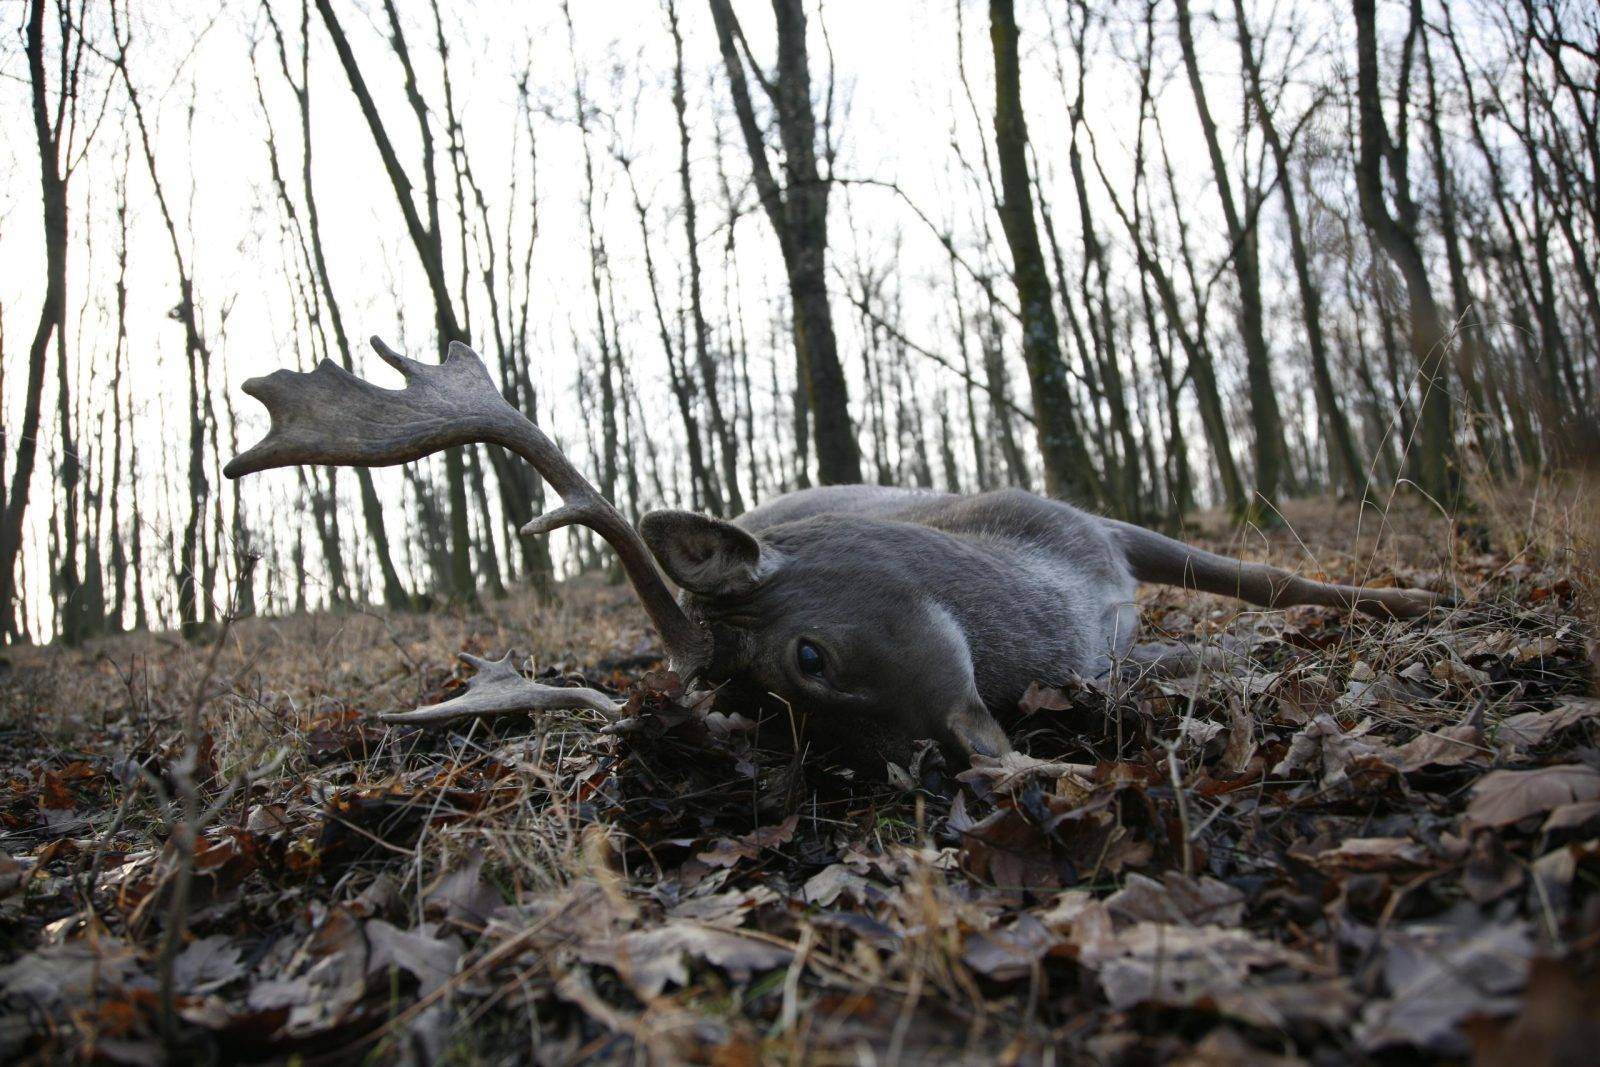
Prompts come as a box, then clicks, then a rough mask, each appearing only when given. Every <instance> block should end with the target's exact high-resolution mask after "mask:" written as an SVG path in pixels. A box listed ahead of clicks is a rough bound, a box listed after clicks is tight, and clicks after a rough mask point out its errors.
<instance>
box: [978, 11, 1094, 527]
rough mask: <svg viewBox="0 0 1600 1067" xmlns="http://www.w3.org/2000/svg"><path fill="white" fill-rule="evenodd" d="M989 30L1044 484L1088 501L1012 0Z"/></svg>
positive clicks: (998, 145)
mask: <svg viewBox="0 0 1600 1067" xmlns="http://www.w3.org/2000/svg"><path fill="white" fill-rule="evenodd" d="M989 36H990V40H991V43H992V44H993V46H994V62H995V113H994V133H995V154H996V157H997V159H998V162H999V166H1000V188H1001V195H1002V196H1003V198H1004V199H1003V202H1002V204H1001V207H1000V223H1001V226H1002V228H1003V229H1004V230H1005V234H1006V243H1007V244H1008V245H1009V246H1010V248H1011V261H1012V280H1013V282H1014V283H1015V285H1016V287H1017V301H1018V304H1019V305H1020V307H1021V313H1022V359H1023V363H1024V364H1025V365H1026V366H1027V368H1028V382H1029V385H1030V386H1031V387H1032V393H1033V421H1034V428H1035V432H1036V433H1037V435H1038V443H1039V453H1040V456H1041V458H1042V460H1043V464H1044V482H1045V491H1046V492H1047V493H1049V494H1051V495H1052V496H1059V497H1073V498H1076V499H1078V500H1080V501H1085V502H1089V501H1093V500H1095V499H1096V498H1097V497H1098V493H1097V491H1096V479H1095V477H1094V474H1093V466H1092V464H1091V462H1090V460H1089V452H1088V449H1087V447H1086V446H1085V445H1084V442H1083V436H1082V432H1081V430H1080V429H1079V427H1078V417H1077V412H1076V410H1075V404H1074V401H1073V398H1072V392H1071V390H1070V389H1069V388H1068V385H1067V373H1066V364H1065V363H1064V362H1063V361H1062V358H1061V337H1060V328H1059V326H1058V325H1057V323H1056V309H1055V302H1054V297H1053V296H1052V293H1051V289H1050V274H1049V271H1048V270H1047V268H1046V267H1045V261H1044V252H1043V249H1042V248H1041V247H1040V245H1039V231H1038V229H1037V228H1036V227H1035V226H1034V219H1033V191H1032V189H1031V187H1030V183H1029V179H1028V127H1027V122H1026V120H1025V118H1024V116H1023V109H1022V88H1021V77H1020V73H1019V68H1020V63H1019V60H1018V55H1017V47H1018V45H1017V38H1018V33H1017V20H1016V12H1015V10H1014V9H1013V6H1012V0H990V2H989Z"/></svg>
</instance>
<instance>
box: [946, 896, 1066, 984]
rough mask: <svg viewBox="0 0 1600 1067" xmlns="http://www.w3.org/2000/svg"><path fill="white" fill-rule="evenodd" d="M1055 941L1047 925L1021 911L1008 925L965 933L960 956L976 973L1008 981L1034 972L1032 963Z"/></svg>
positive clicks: (1058, 942) (1039, 958) (1041, 956)
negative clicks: (964, 943)
mask: <svg viewBox="0 0 1600 1067" xmlns="http://www.w3.org/2000/svg"><path fill="white" fill-rule="evenodd" d="M1058 944H1060V939H1059V938H1057V937H1056V936H1055V935H1054V934H1052V933H1051V932H1050V929H1049V927H1047V926H1045V924H1044V923H1042V922H1040V921H1039V920H1038V919H1036V918H1034V916H1033V915H1031V914H1029V913H1027V912H1024V913H1023V914H1021V915H1019V916H1018V917H1017V919H1016V921H1015V922H1013V923H1012V924H1011V925H1010V926H1004V927H998V928H996V929H993V930H980V931H978V932H976V933H973V934H970V935H968V937H967V940H966V945H965V946H964V947H963V949H962V953H961V958H962V960H964V961H965V962H966V965H967V966H968V967H971V968H972V969H973V970H975V971H977V972H978V973H979V974H982V975H985V976H987V977H989V978H992V979H994V980H995V981H997V982H1010V981H1015V980H1016V979H1019V978H1026V977H1027V976H1028V975H1029V974H1031V973H1033V968H1034V965H1035V964H1037V963H1038V962H1039V961H1040V960H1042V959H1043V958H1044V957H1045V955H1046V954H1047V953H1049V951H1050V950H1051V949H1052V948H1054V947H1055V946H1056V945H1058Z"/></svg>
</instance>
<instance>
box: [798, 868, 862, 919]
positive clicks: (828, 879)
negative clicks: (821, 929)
mask: <svg viewBox="0 0 1600 1067" xmlns="http://www.w3.org/2000/svg"><path fill="white" fill-rule="evenodd" d="M873 889H874V887H873V885H872V883H871V882H869V881H867V879H866V876H864V875H861V874H857V873H856V872H855V871H853V870H851V869H850V867H849V866H848V865H847V864H843V863H835V864H832V865H830V866H827V867H824V868H823V869H822V870H820V871H818V872H817V873H816V874H813V875H812V876H811V877H810V878H807V879H806V883H805V885H803V886H801V887H800V895H801V896H802V897H803V898H804V899H805V902H806V903H807V904H815V905H817V906H818V907H823V908H827V907H831V906H832V905H833V902H834V901H836V900H838V899H839V897H840V896H842V895H844V894H849V896H850V898H851V899H852V900H853V901H854V902H855V903H857V904H862V903H865V902H866V901H867V899H868V897H869V894H870V893H872V892H873Z"/></svg>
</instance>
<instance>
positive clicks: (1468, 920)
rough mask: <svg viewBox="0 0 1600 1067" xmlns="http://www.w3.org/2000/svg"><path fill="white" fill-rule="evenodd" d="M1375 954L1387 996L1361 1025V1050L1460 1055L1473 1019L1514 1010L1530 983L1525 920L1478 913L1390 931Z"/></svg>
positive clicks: (1373, 1006)
mask: <svg viewBox="0 0 1600 1067" xmlns="http://www.w3.org/2000/svg"><path fill="white" fill-rule="evenodd" d="M1378 947H1379V950H1380V951H1382V952H1383V958H1384V964H1383V980H1384V984H1385V985H1386V986H1387V987H1388V990H1389V997H1388V999H1386V1000H1381V1001H1375V1002H1373V1003H1371V1004H1368V1005H1367V1007H1366V1008H1365V1009H1364V1010H1363V1011H1362V1013H1361V1019H1360V1022H1359V1023H1358V1024H1357V1026H1356V1037H1357V1040H1359V1041H1360V1043H1361V1047H1362V1048H1364V1049H1366V1050H1368V1051H1369V1052H1370V1051H1377V1050H1379V1049H1384V1048H1391V1047H1394V1046H1411V1047H1415V1048H1422V1049H1426V1050H1428V1051H1430V1052H1436V1053H1440V1054H1443V1055H1460V1054H1462V1053H1464V1052H1465V1051H1466V1049H1467V1041H1466V1035H1465V1033H1464V1032H1463V1031H1462V1028H1461V1024H1462V1022H1464V1021H1465V1020H1466V1019H1467V1018H1468V1017H1469V1016H1473V1015H1505V1014H1508V1013H1509V1012H1512V1011H1515V1010H1516V1007H1517V999H1516V998H1515V996H1514V995H1513V994H1515V993H1516V992H1517V991H1518V990H1520V989H1521V988H1522V986H1523V984H1524V982H1525V981H1526V980H1527V972H1528V960H1529V959H1530V958H1531V957H1532V955H1533V938H1532V936H1531V935H1530V933H1529V929H1528V924H1527V923H1526V922H1524V921H1522V920H1520V919H1517V920H1512V921H1510V922H1503V921H1491V922H1484V921H1483V920H1482V919H1481V918H1479V917H1478V916H1477V912H1476V910H1475V909H1473V910H1471V911H1469V912H1460V913H1455V914H1452V915H1450V916H1449V917H1448V918H1447V919H1446V920H1445V921H1442V922H1435V923H1414V924H1411V925H1410V926H1404V927H1399V928H1391V930H1390V931H1389V932H1387V933H1386V934H1384V935H1383V937H1382V939H1381V940H1380V941H1379V944H1378Z"/></svg>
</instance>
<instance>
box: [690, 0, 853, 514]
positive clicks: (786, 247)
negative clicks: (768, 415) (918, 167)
mask: <svg viewBox="0 0 1600 1067" xmlns="http://www.w3.org/2000/svg"><path fill="white" fill-rule="evenodd" d="M709 2H710V6H711V17H712V19H713V21H714V22H715V23H716V27H717V40H718V43H719V45H720V46H721V51H722V60H723V66H724V67H725V68H726V69H727V73H728V88H729V90H730V94H731V95H732V97H733V105H734V111H735V113H736V114H737V115H738V117H739V128H740V132H741V133H742V134H743V136H744V142H745V149H746V151H747V152H748V154H749V156H750V165H751V171H752V176H753V178H754V180H755V184H756V191H757V193H758V194H759V195H760V199H761V206H762V208H763V210H764V211H765V212H766V215H767V219H768V221H769V222H770V223H771V224H772V228H773V232H774V233H775V234H776V235H777V238H778V246H779V249H780V250H781V251H782V253H783V264H784V270H785V272H786V273H787V275H788V281H789V299H790V302H791V304H792V313H793V316H794V321H793V328H794V339H795V356H796V365H797V367H798V368H799V380H800V382H801V385H802V387H803V391H804V394H805V395H804V397H803V398H799V399H803V401H804V408H803V410H804V411H805V412H806V417H807V420H808V422H809V432H810V434H811V436H812V439H813V441H814V443H815V448H816V455H817V477H818V480H819V481H821V482H822V483H823V484H824V485H829V484H839V483H845V482H859V481H860V480H861V449H860V446H859V445H858V444H857V443H856V436H855V428H854V427H853V426H852V425H851V422H850V395H849V389H848V387H847V385H846V383H845V377H844V367H843V366H842V365H841V363H840V361H839V349H838V342H837V340H836V338H835V336H834V332H833V310H832V307H831V306H830V304H829V301H828V285H827V276H826V269H827V253H828V189H829V184H830V179H831V176H830V178H829V179H825V178H823V177H822V175H821V173H820V172H819V170H818V167H817V144H816V140H817V129H816V126H817V123H816V113H815V112H814V110H813V109H812V106H811V72H810V68H809V61H808V58H807V52H806V16H805V9H804V6H803V3H802V0H772V8H773V13H774V14H775V15H776V17H777V26H778V68H777V74H776V77H775V78H774V79H773V80H772V83H771V86H772V87H771V95H772V100H773V107H774V111H775V113H776V116H777V126H778V137H779V141H780V142H781V144H782V146H783V169H784V179H785V184H784V185H783V187H781V188H780V187H779V185H778V181H777V178H776V177H775V176H774V175H773V173H772V165H771V163H770V162H769V161H768V159H767V147H766V142H765V140H764V138H763V136H762V132H761V128H760V126H758V125H757V123H756V117H755V109H754V107H753V106H752V105H751V102H750V90H749V86H748V84H747V82H746V80H745V73H744V61H743V60H742V59H741V58H740V56H739V51H738V47H737V45H736V44H735V38H736V37H738V36H742V35H741V33H740V31H739V29H738V22H737V20H736V19H735V17H734V14H733V8H732V6H731V5H730V3H729V0H709ZM757 73H758V74H759V71H758V72H757ZM798 408H799V405H798V404H797V409H798ZM799 418H800V416H799V414H798V410H797V414H796V426H797V427H798V425H799ZM805 436H806V435H805V434H797V437H800V438H801V439H802V440H803V439H804V438H805Z"/></svg>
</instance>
